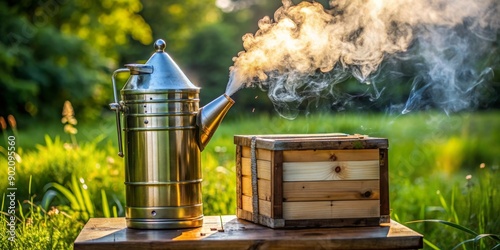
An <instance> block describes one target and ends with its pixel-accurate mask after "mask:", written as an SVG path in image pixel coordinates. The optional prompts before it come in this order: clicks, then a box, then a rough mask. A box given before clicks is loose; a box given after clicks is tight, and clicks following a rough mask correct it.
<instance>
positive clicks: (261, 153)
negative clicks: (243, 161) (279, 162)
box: [242, 147, 272, 161]
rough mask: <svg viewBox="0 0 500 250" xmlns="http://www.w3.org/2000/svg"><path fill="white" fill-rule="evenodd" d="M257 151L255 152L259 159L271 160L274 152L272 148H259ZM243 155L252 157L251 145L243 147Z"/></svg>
mask: <svg viewBox="0 0 500 250" xmlns="http://www.w3.org/2000/svg"><path fill="white" fill-rule="evenodd" d="M255 151H256V152H255V154H256V155H257V157H256V158H257V159H258V160H265V161H271V154H272V151H271V150H267V149H260V148H258V149H256V150H255ZM242 156H243V157H246V158H251V149H250V147H243V151H242Z"/></svg>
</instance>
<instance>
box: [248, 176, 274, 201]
mask: <svg viewBox="0 0 500 250" xmlns="http://www.w3.org/2000/svg"><path fill="white" fill-rule="evenodd" d="M257 182H258V185H257V189H258V191H257V193H258V195H259V199H261V200H266V201H271V194H272V193H271V181H270V180H263V179H259V180H258V181H257ZM241 183H242V185H241V186H242V189H241V190H242V193H243V194H244V195H248V196H252V195H253V194H252V178H250V177H247V176H243V178H241Z"/></svg>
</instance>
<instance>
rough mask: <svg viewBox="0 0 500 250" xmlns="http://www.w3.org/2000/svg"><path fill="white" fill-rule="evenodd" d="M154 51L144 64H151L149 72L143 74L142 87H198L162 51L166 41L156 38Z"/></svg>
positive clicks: (170, 88)
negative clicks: (150, 71)
mask: <svg viewBox="0 0 500 250" xmlns="http://www.w3.org/2000/svg"><path fill="white" fill-rule="evenodd" d="M154 46H155V50H156V52H155V53H154V54H153V55H152V56H151V58H149V60H148V61H147V62H146V65H151V66H153V72H152V73H151V74H145V75H144V79H143V81H144V82H143V84H141V85H142V86H143V89H144V87H145V86H147V89H148V90H186V89H199V88H198V87H196V86H195V85H193V83H191V81H189V79H188V78H187V77H186V75H185V74H184V73H183V72H182V70H181V69H180V68H179V66H177V64H176V63H175V62H174V60H172V58H171V57H170V56H169V55H168V54H167V53H166V52H165V51H164V50H165V47H166V43H165V41H164V40H162V39H158V40H156V42H155V44H154Z"/></svg>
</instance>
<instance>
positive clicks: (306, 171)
mask: <svg viewBox="0 0 500 250" xmlns="http://www.w3.org/2000/svg"><path fill="white" fill-rule="evenodd" d="M379 164H380V163H379V161H378V160H375V161H338V162H331V161H322V162H284V163H283V181H326V180H373V179H379V178H380V177H379V176H380V171H379Z"/></svg>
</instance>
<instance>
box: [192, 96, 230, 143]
mask: <svg viewBox="0 0 500 250" xmlns="http://www.w3.org/2000/svg"><path fill="white" fill-rule="evenodd" d="M233 104H234V100H233V99H231V97H229V96H228V95H226V94H223V95H221V96H219V97H217V98H216V99H215V100H213V101H211V102H210V103H208V104H207V105H205V106H203V107H202V108H200V110H199V112H198V116H197V122H196V123H197V125H198V130H199V132H198V135H199V136H198V145H199V147H200V151H203V149H204V148H205V146H206V145H207V144H208V142H209V141H210V139H211V138H212V135H213V134H214V133H215V130H217V127H219V124H220V123H221V121H222V119H224V116H225V115H226V114H227V112H228V111H229V109H230V108H231V106H233Z"/></svg>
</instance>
